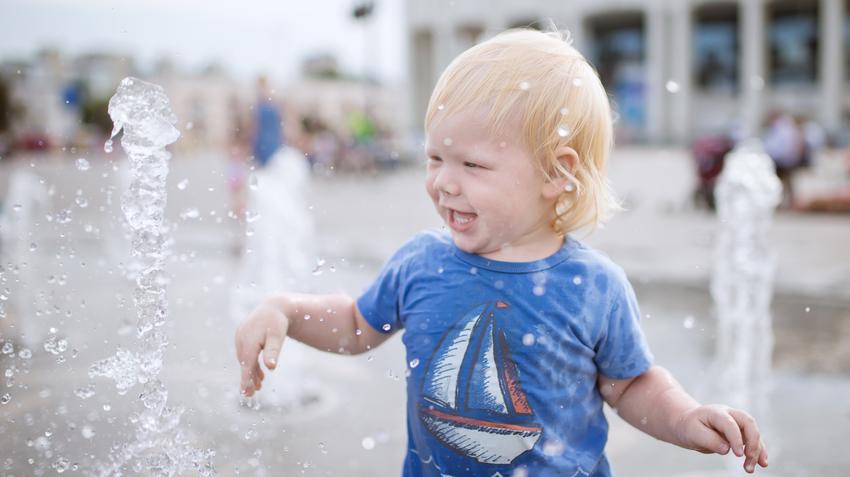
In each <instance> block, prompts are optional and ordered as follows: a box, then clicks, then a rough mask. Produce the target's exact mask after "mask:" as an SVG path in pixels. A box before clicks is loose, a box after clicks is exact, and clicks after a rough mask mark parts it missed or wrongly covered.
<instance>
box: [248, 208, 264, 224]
mask: <svg viewBox="0 0 850 477" xmlns="http://www.w3.org/2000/svg"><path fill="white" fill-rule="evenodd" d="M260 218H262V215H260V213H259V212H251V211H250V210H249V211H247V212H246V213H245V221H246V222H248V223H252V222H256V221H258V220H260Z"/></svg>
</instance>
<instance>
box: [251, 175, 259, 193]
mask: <svg viewBox="0 0 850 477" xmlns="http://www.w3.org/2000/svg"><path fill="white" fill-rule="evenodd" d="M259 186H260V184H259V180H258V179H257V174H254V173H253V172H252V173H251V174H250V175H249V176H248V187H250V188H251V190H257V187H259Z"/></svg>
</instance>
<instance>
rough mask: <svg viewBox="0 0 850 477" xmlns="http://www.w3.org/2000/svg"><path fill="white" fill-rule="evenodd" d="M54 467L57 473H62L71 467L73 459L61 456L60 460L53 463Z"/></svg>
mask: <svg viewBox="0 0 850 477" xmlns="http://www.w3.org/2000/svg"><path fill="white" fill-rule="evenodd" d="M52 467H53V470H55V471H56V473H59V474H61V473H63V472H65V471H66V470H68V469H70V468H71V461H69V460H68V459H66V458H64V457H60V458H59V460H57V461H56V462H54V463H53V465H52Z"/></svg>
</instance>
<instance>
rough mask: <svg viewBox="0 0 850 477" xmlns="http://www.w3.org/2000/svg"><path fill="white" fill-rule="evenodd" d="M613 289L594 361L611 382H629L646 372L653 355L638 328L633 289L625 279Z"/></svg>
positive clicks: (637, 313) (638, 322) (636, 305)
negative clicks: (615, 380)
mask: <svg viewBox="0 0 850 477" xmlns="http://www.w3.org/2000/svg"><path fill="white" fill-rule="evenodd" d="M617 288H618V289H616V290H614V291H613V293H612V295H613V297H612V302H611V306H610V308H609V312H608V315H607V316H606V317H605V326H604V327H603V329H602V334H601V336H600V337H599V341H598V342H597V345H596V357H595V358H594V359H595V361H596V366H597V368H598V370H599V373H600V374H602V375H604V376H606V377H608V378H611V379H629V378H634V377H636V376H639V375H641V374H643V373H644V372H645V371H647V370H648V369H649V367H650V366H651V365H652V361H653V356H652V352H651V351H650V350H649V345H648V343H647V341H646V336H644V334H643V330H641V328H640V309H639V307H638V302H637V297H636V296H635V292H634V289H632V286H631V284H629V282H628V280H626V279H625V277H623V279H622V281H621V283H620V286H619V287H617Z"/></svg>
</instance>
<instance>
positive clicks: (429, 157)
mask: <svg viewBox="0 0 850 477" xmlns="http://www.w3.org/2000/svg"><path fill="white" fill-rule="evenodd" d="M428 162H443V159H442V158H440V157H437V156H428Z"/></svg>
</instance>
